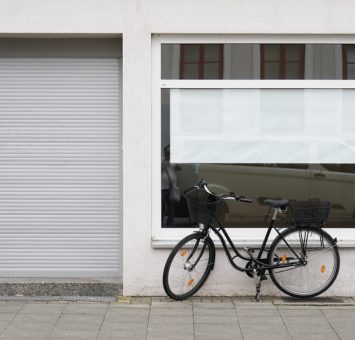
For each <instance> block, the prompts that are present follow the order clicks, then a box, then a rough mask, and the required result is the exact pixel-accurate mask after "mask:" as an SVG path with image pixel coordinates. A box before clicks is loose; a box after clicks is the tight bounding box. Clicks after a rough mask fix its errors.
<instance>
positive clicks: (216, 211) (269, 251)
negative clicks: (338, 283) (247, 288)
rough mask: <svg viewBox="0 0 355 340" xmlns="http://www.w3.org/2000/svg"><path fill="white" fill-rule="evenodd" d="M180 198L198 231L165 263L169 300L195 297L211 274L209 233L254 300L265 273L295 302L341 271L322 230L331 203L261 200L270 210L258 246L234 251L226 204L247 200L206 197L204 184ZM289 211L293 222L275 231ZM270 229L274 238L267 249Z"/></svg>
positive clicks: (209, 194)
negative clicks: (246, 280) (248, 282)
mask: <svg viewBox="0 0 355 340" xmlns="http://www.w3.org/2000/svg"><path fill="white" fill-rule="evenodd" d="M185 197H186V200H187V204H188V208H189V213H190V219H191V222H192V223H193V224H194V225H196V227H198V231H196V232H194V233H193V234H191V235H188V236H186V237H185V238H183V239H182V240H181V241H180V242H179V243H178V244H177V245H176V246H175V248H174V249H173V250H172V252H171V254H170V255H169V257H168V259H167V261H166V264H165V268H164V273H163V285H164V290H165V292H166V294H167V295H168V296H169V297H171V298H172V299H174V300H184V299H187V298H188V297H190V296H192V295H194V294H195V293H196V292H197V291H198V290H199V289H200V288H201V287H202V285H203V284H204V283H205V282H206V280H207V278H208V276H209V274H210V272H211V270H213V267H214V264H215V256H216V255H215V254H216V251H215V245H214V242H213V240H212V238H211V237H210V232H211V230H212V231H213V232H214V233H215V234H216V235H217V236H218V238H219V239H220V241H221V243H222V246H223V248H224V251H225V253H226V255H227V258H228V260H229V262H230V263H231V265H232V266H233V267H234V268H235V269H237V270H239V271H241V272H245V273H246V274H247V275H248V276H249V277H251V278H254V280H255V286H256V295H255V298H256V300H257V301H259V298H260V287H261V281H262V280H265V279H267V274H269V275H270V277H271V279H272V281H273V282H274V284H275V285H276V286H277V287H278V288H279V289H280V290H281V291H283V292H284V293H286V294H288V295H290V296H292V297H296V298H310V297H314V296H317V295H319V294H321V293H323V292H325V291H326V290H327V289H328V288H329V287H330V286H331V285H332V284H333V283H334V281H335V279H336V278H337V275H338V272H339V266H340V257H339V251H338V248H337V240H336V238H334V239H333V238H332V237H331V236H330V235H329V234H328V233H327V232H325V231H324V230H323V229H322V227H324V226H325V220H326V219H327V217H328V215H329V212H330V208H331V203H330V202H328V201H321V200H310V201H306V202H299V201H287V200H273V199H266V200H265V201H264V203H265V204H266V205H268V206H269V207H270V209H273V214H272V219H271V222H270V225H269V227H268V229H267V232H266V235H265V238H264V241H263V243H262V245H261V247H260V248H244V249H243V251H238V249H237V247H236V246H235V245H234V244H233V242H232V240H231V238H230V236H229V235H228V233H227V231H226V229H225V227H224V226H223V224H222V223H221V219H222V216H223V215H224V214H225V206H226V204H225V200H235V201H236V202H238V201H239V202H244V203H252V201H251V200H250V199H247V198H245V197H242V196H239V195H236V194H234V193H228V194H221V195H216V194H214V193H212V192H210V190H209V189H208V186H207V182H206V181H205V180H201V181H200V183H199V184H198V185H196V186H194V187H193V188H191V189H189V190H187V191H186V192H185ZM288 207H289V208H290V211H291V212H292V216H293V219H292V220H290V221H288V222H287V223H286V224H285V225H283V226H282V227H278V226H277V224H276V220H277V216H278V215H279V214H285V213H286V210H287V208H288ZM272 230H275V231H276V233H277V236H276V238H275V239H274V240H273V242H272V243H271V245H270V247H267V242H268V239H269V236H270V233H271V231H272ZM227 242H228V244H229V246H230V248H231V251H230V250H229V249H228V246H227ZM242 252H243V254H242ZM237 258H239V259H242V260H245V266H244V267H242V266H240V265H238V264H236V263H235V259H237Z"/></svg>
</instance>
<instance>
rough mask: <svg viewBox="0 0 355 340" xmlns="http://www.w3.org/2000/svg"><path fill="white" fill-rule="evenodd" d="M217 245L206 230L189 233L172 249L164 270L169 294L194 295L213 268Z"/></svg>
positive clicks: (164, 281) (172, 295) (170, 295)
mask: <svg viewBox="0 0 355 340" xmlns="http://www.w3.org/2000/svg"><path fill="white" fill-rule="evenodd" d="M214 259H215V248H214V244H213V241H212V240H211V238H210V237H207V238H205V235H204V234H202V233H195V234H191V235H189V236H186V237H185V238H184V239H182V240H181V241H180V242H179V243H178V244H177V245H176V246H175V248H174V249H173V250H172V252H171V254H170V255H169V257H168V259H167V261H166V264H165V267H164V273H163V286H164V290H165V292H166V294H167V295H168V296H169V297H171V298H172V299H174V300H184V299H187V298H188V297H190V296H192V295H194V294H195V293H196V292H197V291H198V290H199V289H200V288H201V287H202V285H203V284H204V283H205V281H206V280H207V278H208V275H209V274H210V271H211V270H212V268H213V264H214Z"/></svg>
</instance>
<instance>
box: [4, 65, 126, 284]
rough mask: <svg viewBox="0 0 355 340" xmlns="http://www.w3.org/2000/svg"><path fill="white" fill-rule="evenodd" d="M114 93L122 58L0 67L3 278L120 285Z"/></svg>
mask: <svg viewBox="0 0 355 340" xmlns="http://www.w3.org/2000/svg"><path fill="white" fill-rule="evenodd" d="M119 93H120V60H119V59H113V58H106V59H104V58H100V59H97V58H61V59H55V58H46V59H41V58H6V59H0V276H2V277H6V276H10V277H11V276H12V277H18V276H27V277H30V276H47V277H55V276H69V277H73V276H76V277H78V276H92V277H100V276H101V277H104V276H110V277H119V276H120V273H121V233H120V230H121V226H120V214H121V211H120V148H121V145H120V98H119Z"/></svg>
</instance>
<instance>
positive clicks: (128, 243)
mask: <svg viewBox="0 0 355 340" xmlns="http://www.w3.org/2000/svg"><path fill="white" fill-rule="evenodd" d="M354 19H355V2H353V1H349V0H338V1H333V0H314V1H312V2H310V1H306V0H300V1H297V2H295V1H291V0H270V1H264V0H239V1H238V0H234V1H231V0H218V1H217V0H215V1H205V0H195V1H191V0H175V1H166V0H150V1H144V0H75V1H72V0H61V1H58V0H27V1H23V0H2V1H1V2H0V35H3V36H20V37H24V36H25V37H31V36H32V37H38V36H41V35H48V34H50V35H58V36H62V35H69V36H83V35H84V36H86V35H98V36H100V35H120V34H122V35H123V79H124V80H123V126H124V134H123V148H124V149H123V200H124V216H123V226H124V269H123V270H124V272H123V277H124V282H123V284H124V294H126V295H139V294H159V295H161V294H163V290H162V283H161V274H162V269H163V265H164V262H165V259H166V257H167V255H168V250H157V249H153V248H152V246H151V227H152V225H151V224H152V222H151V221H152V219H151V216H152V201H151V189H152V180H151V179H152V172H151V168H152V161H151V155H152V148H151V140H152V138H151V132H152V130H151V128H152V124H151V121H152V116H151V114H152V111H151V103H152V97H151V90H152V89H151V35H152V33H201V34H205V33H227V34H251V33H255V34H295V33H297V34H303V33H304V34H309V33H313V34H317V33H320V34H342V33H343V34H355V25H354ZM137 137H139V138H137ZM217 255H222V254H220V252H219V253H218V254H217ZM354 256H355V251H354V250H349V249H347V250H344V251H342V258H343V266H342V269H341V273H340V277H339V279H338V281H337V283H336V284H335V285H334V288H333V289H332V290H330V291H329V294H334V295H343V294H352V295H354V294H355V285H353V284H352V283H353V282H354V281H355V269H354V266H353V265H352V259H353V257H354ZM217 257H218V262H217V265H216V269H215V271H214V272H213V274H212V276H211V279H210V280H209V282H208V285H207V286H206V289H207V290H204V291H203V292H208V293H209V292H211V291H212V292H213V294H223V295H230V294H253V293H254V291H253V286H252V285H250V284H248V283H251V281H250V280H249V279H247V277H246V276H245V274H244V275H243V274H241V273H237V272H234V271H233V270H228V271H227V270H225V269H230V268H229V265H228V264H227V263H226V260H225V258H224V256H217ZM346 265H347V266H346ZM345 267H347V269H346V270H345ZM247 280H248V281H247ZM274 292H275V290H274V288H273V286H272V285H271V284H270V281H268V283H267V284H265V285H264V289H263V293H264V294H266V293H274Z"/></svg>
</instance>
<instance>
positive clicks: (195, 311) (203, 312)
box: [193, 308, 237, 316]
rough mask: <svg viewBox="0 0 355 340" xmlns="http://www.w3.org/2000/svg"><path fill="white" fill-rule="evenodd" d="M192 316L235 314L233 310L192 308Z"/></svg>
mask: <svg viewBox="0 0 355 340" xmlns="http://www.w3.org/2000/svg"><path fill="white" fill-rule="evenodd" d="M193 314H194V315H224V316H235V315H237V312H236V311H235V309H227V308H225V309H220V308H215V309H213V308H194V309H193Z"/></svg>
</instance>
